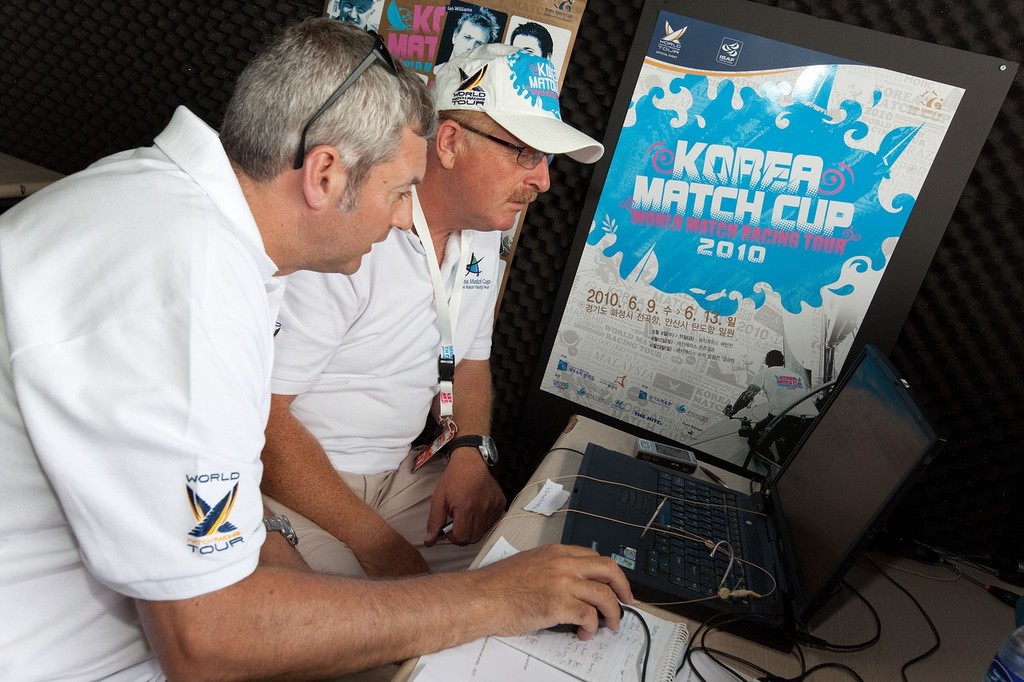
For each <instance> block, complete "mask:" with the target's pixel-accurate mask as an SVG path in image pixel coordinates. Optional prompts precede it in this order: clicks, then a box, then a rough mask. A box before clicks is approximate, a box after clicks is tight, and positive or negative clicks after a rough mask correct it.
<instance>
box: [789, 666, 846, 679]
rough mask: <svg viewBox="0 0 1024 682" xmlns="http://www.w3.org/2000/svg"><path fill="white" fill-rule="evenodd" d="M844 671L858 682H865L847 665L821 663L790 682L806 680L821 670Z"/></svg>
mask: <svg viewBox="0 0 1024 682" xmlns="http://www.w3.org/2000/svg"><path fill="white" fill-rule="evenodd" d="M828 669H832V670H842V671H844V672H847V673H849V674H850V677H852V678H853V679H855V680H857V681H858V682H864V678H863V677H861V676H860V675H858V674H857V671H856V670H854V669H853V668H851V667H850V666H848V665H846V664H845V663H819V664H818V665H812V666H811V667H810V668H808V669H807V670H805V671H804V673H803V674H802V675H801V676H800V677H797V678H794V679H792V680H790V681H789V682H800V681H801V680H806V679H807V678H808V677H810V676H811V675H813V674H814V673H816V672H818V671H819V670H828Z"/></svg>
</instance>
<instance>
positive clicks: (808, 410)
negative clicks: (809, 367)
mask: <svg viewBox="0 0 1024 682" xmlns="http://www.w3.org/2000/svg"><path fill="white" fill-rule="evenodd" d="M750 383H751V385H753V386H757V387H759V388H760V389H761V390H760V391H758V392H757V395H755V396H754V398H753V400H752V401H751V406H750V411H751V413H752V414H753V415H754V416H755V417H756V418H757V419H764V418H765V417H767V416H768V414H769V413H771V414H773V415H775V416H778V415H779V413H780V412H782V410H784V409H786V408H787V407H789V406H790V405H792V404H793V403H794V402H795V401H797V400H799V399H800V398H802V397H804V396H805V395H807V394H808V393H809V392H810V388H808V386H807V380H806V379H804V377H803V376H802V375H801V374H799V373H797V372H794V371H792V370H790V369H786V368H785V367H765V368H764V369H762V370H761V371H760V372H758V373H757V374H755V375H754V378H753V379H751V380H750ZM817 413H818V410H817V409H815V407H814V401H812V400H805V401H803V402H802V403H800V404H799V405H797V406H795V407H794V408H793V409H792V410H790V411H789V412H787V413H786V414H789V415H792V416H794V417H808V416H814V415H816V414H817Z"/></svg>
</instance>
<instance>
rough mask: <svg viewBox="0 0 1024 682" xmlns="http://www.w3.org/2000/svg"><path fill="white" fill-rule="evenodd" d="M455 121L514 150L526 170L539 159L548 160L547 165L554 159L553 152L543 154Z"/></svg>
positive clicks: (533, 165)
mask: <svg viewBox="0 0 1024 682" xmlns="http://www.w3.org/2000/svg"><path fill="white" fill-rule="evenodd" d="M457 123H458V124H459V125H460V126H462V127H463V128H465V129H466V130H468V131H469V132H471V133H476V134H477V135H479V136H480V137H486V138H487V139H488V140H490V141H491V142H497V143H498V144H500V145H501V146H503V147H508V148H509V149H512V150H514V151H515V152H517V154H518V156H516V162H517V163H518V164H519V165H520V166H522V167H523V168H525V169H527V170H533V169H534V168H536V167H537V164H539V163H540V162H541V160H543V159H547V160H548V165H549V166H550V165H551V164H552V163H554V161H555V155H554V154H545V153H544V152H542V151H538V150H536V149H534V148H533V147H521V146H519V145H518V144H512V143H511V142H509V141H508V140H503V139H501V138H500V137H495V136H494V135H488V134H487V133H485V132H484V131H482V130H477V129H476V128H474V127H473V126H468V125H466V124H465V123H462V122H458V121H457Z"/></svg>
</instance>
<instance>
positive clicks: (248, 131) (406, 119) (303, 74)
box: [220, 18, 437, 198]
mask: <svg viewBox="0 0 1024 682" xmlns="http://www.w3.org/2000/svg"><path fill="white" fill-rule="evenodd" d="M373 45H374V36H373V35H371V34H369V33H367V32H365V31H363V30H361V29H358V28H356V27H354V26H351V25H349V24H346V23H344V22H340V21H337V20H334V19H328V18H314V19H307V20H306V21H304V22H302V23H300V24H297V25H295V26H291V27H289V28H287V29H285V30H284V31H283V32H282V33H281V35H280V36H278V37H277V38H276V39H275V40H274V42H272V43H271V44H270V45H269V46H267V48H266V49H264V50H263V52H261V53H260V54H259V55H257V56H256V57H255V58H254V59H253V60H252V61H251V62H249V64H248V65H247V66H246V67H245V69H243V70H242V73H241V75H239V77H238V81H237V83H236V85H235V91H234V94H233V95H232V96H231V100H230V101H229V102H228V106H227V109H226V111H225V113H224V122H223V125H222V126H221V132H220V138H221V143H222V144H223V146H224V150H225V151H226V152H227V155H228V158H229V159H231V161H232V163H234V164H235V165H236V166H237V167H238V168H239V169H240V170H241V171H242V172H243V173H245V174H246V175H248V176H249V177H251V178H252V179H254V180H256V181H258V182H263V181H268V180H272V179H273V178H275V177H277V176H278V175H279V174H280V173H281V172H282V171H284V170H285V169H286V168H291V164H292V160H293V159H294V157H295V152H296V149H297V148H298V145H299V137H300V136H301V133H302V128H303V126H305V125H306V123H307V122H308V121H309V119H310V118H311V117H312V116H313V114H314V113H315V112H316V111H317V109H319V108H320V106H321V105H322V104H323V103H324V102H326V101H327V98H328V97H330V96H331V94H332V93H333V92H334V90H335V89H336V88H337V87H338V85H340V84H341V82H342V81H343V80H344V79H345V77H346V76H348V75H349V74H350V73H351V72H352V70H353V69H354V68H355V67H356V66H357V65H358V64H359V63H360V62H361V61H362V60H363V58H364V57H366V55H367V54H369V52H370V50H371V49H372V48H373ZM396 67H397V71H398V75H397V77H396V76H394V75H392V74H391V72H390V71H389V70H388V69H387V68H386V67H385V66H384V65H383V64H381V63H379V62H377V63H375V64H373V65H372V66H370V68H368V69H367V70H366V71H365V72H364V73H363V74H362V75H361V76H360V77H359V78H358V79H357V80H356V81H355V82H354V83H353V84H352V86H351V87H350V88H349V89H348V90H346V91H345V94H344V95H342V96H341V99H339V100H338V101H337V102H335V103H334V104H332V105H331V107H330V108H329V109H328V110H327V111H325V112H324V114H323V115H322V116H321V117H320V118H319V119H317V121H316V122H315V123H314V124H313V126H312V127H311V128H310V129H309V132H308V133H307V135H306V149H309V148H311V147H313V146H315V145H318V144H329V145H332V146H334V147H336V148H337V149H338V151H339V152H340V154H341V158H342V161H343V162H344V163H345V165H346V167H347V168H348V172H349V192H348V194H349V196H350V197H352V198H354V196H355V190H357V189H358V188H359V186H360V184H361V183H362V182H363V180H365V178H366V176H367V174H368V173H369V171H370V169H371V168H372V167H373V166H375V165H377V164H379V163H383V162H386V161H389V160H390V159H392V158H394V157H395V155H396V154H397V153H398V147H399V141H400V140H401V136H402V132H403V130H404V129H405V127H406V126H411V127H412V128H413V130H415V131H416V133H417V134H419V135H420V136H421V137H426V138H430V137H433V136H434V134H435V133H436V131H437V118H436V115H435V114H434V103H433V99H432V98H431V95H430V91H429V90H428V89H427V86H426V85H425V84H424V83H423V81H422V80H421V79H420V78H419V76H417V75H416V74H415V73H414V72H413V71H411V70H410V69H408V68H406V67H405V66H403V65H402V64H401V63H400V62H396Z"/></svg>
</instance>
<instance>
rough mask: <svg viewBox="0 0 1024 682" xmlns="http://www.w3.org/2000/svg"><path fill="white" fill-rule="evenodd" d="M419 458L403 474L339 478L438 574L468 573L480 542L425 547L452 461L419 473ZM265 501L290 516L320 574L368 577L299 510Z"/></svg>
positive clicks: (440, 461) (407, 463)
mask: <svg viewBox="0 0 1024 682" xmlns="http://www.w3.org/2000/svg"><path fill="white" fill-rule="evenodd" d="M414 459H415V454H414V453H410V455H409V457H407V458H406V459H405V461H404V462H402V464H401V465H400V466H399V467H398V469H397V470H395V471H389V472H385V473H382V474H374V475H372V476H364V475H361V474H351V473H347V472H344V471H338V472H337V473H338V475H339V476H340V477H341V478H342V480H343V481H345V483H346V484H347V485H348V487H349V488H351V489H352V491H353V492H354V493H355V494H356V495H359V496H360V497H361V498H362V499H363V501H364V502H365V503H366V504H368V505H369V506H370V507H371V508H373V509H374V510H375V511H376V512H377V513H378V514H380V515H381V517H382V518H383V519H384V520H385V521H386V522H387V523H388V525H390V526H391V527H392V528H394V529H395V531H397V532H398V533H399V534H400V535H401V536H402V537H404V538H405V539H406V540H408V541H409V543H410V544H411V545H413V546H414V547H415V548H416V549H418V550H419V552H420V554H421V555H422V556H423V559H424V560H425V561H426V562H427V565H428V566H429V567H430V571H431V572H432V573H444V572H448V571H459V570H463V569H466V568H468V567H469V564H470V563H471V562H472V561H473V559H474V558H475V557H476V554H477V551H478V549H479V547H480V545H479V543H476V544H473V545H465V546H460V545H453V544H452V543H451V542H449V541H448V540H445V539H442V540H440V541H439V542H437V543H436V544H435V545H434V546H433V547H426V546H424V545H423V537H424V535H426V532H427V514H428V513H429V511H430V498H431V496H432V495H433V494H434V489H435V488H437V483H438V481H440V479H441V475H442V474H444V470H445V466H446V462H445V461H444V460H443V459H442V458H441V457H434V458H433V459H432V460H431V461H429V462H427V463H426V464H424V465H423V466H422V467H420V468H419V469H417V470H416V472H415V473H413V472H412V471H410V468H411V466H412V461H413V460H414ZM263 499H264V501H265V502H266V504H267V506H268V507H269V508H270V510H271V511H272V512H273V513H275V514H284V515H286V516H287V517H288V520H289V521H291V523H292V527H293V528H294V529H295V532H296V534H298V536H299V546H298V550H299V554H301V555H302V558H303V559H305V560H306V563H307V564H309V566H310V568H312V569H313V570H314V571H316V572H318V573H331V574H335V575H345V576H350V577H360V576H365V575H366V574H365V572H364V571H363V569H362V567H361V566H360V565H359V562H358V561H357V560H356V557H355V555H354V554H353V553H352V552H351V550H349V548H348V546H347V545H345V544H344V543H343V542H341V541H340V540H338V539H337V538H335V537H334V536H333V535H331V534H330V533H328V532H327V531H325V530H324V529H322V528H320V527H319V526H317V525H316V524H315V523H313V522H312V521H310V520H309V519H307V518H306V517H305V516H303V515H302V514H300V513H298V512H296V511H295V510H293V509H289V508H288V507H286V506H285V505H283V504H281V503H279V502H277V501H276V500H273V499H271V498H269V497H267V496H266V495H264V496H263Z"/></svg>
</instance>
